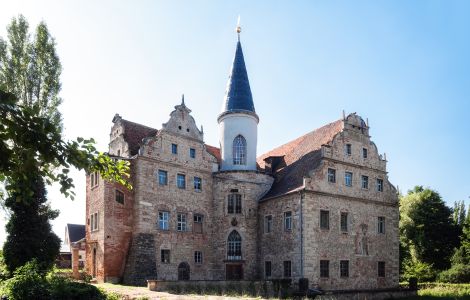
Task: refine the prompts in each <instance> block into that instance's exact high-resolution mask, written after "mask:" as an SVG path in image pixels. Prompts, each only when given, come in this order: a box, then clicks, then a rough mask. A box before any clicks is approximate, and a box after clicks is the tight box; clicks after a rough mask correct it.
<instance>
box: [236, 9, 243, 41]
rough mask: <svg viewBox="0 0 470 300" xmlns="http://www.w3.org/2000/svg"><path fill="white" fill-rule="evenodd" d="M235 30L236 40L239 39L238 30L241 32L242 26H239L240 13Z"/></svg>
mask: <svg viewBox="0 0 470 300" xmlns="http://www.w3.org/2000/svg"><path fill="white" fill-rule="evenodd" d="M235 31H236V32H237V34H238V41H240V32H242V28H241V26H240V15H238V21H237V28H235Z"/></svg>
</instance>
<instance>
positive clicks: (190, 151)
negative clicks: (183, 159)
mask: <svg viewBox="0 0 470 300" xmlns="http://www.w3.org/2000/svg"><path fill="white" fill-rule="evenodd" d="M189 157H191V158H196V149H194V148H189Z"/></svg>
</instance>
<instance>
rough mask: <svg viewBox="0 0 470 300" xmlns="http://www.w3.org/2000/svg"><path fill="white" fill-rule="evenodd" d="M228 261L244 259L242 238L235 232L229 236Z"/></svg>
mask: <svg viewBox="0 0 470 300" xmlns="http://www.w3.org/2000/svg"><path fill="white" fill-rule="evenodd" d="M227 259H228V260H241V259H242V237H241V236H240V234H239V233H238V232H237V231H236V230H234V231H232V232H231V233H230V235H229V236H228V243H227Z"/></svg>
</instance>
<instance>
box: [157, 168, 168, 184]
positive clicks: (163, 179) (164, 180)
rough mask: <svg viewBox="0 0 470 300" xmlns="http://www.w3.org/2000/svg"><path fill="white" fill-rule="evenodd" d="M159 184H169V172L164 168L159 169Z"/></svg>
mask: <svg viewBox="0 0 470 300" xmlns="http://www.w3.org/2000/svg"><path fill="white" fill-rule="evenodd" d="M158 184H160V185H167V184H168V172H167V171H163V170H158Z"/></svg>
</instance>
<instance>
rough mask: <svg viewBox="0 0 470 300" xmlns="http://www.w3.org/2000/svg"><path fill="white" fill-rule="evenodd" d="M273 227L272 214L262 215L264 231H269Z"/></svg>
mask: <svg viewBox="0 0 470 300" xmlns="http://www.w3.org/2000/svg"><path fill="white" fill-rule="evenodd" d="M272 227H273V216H265V217H264V232H265V233H268V232H271V230H272Z"/></svg>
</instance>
